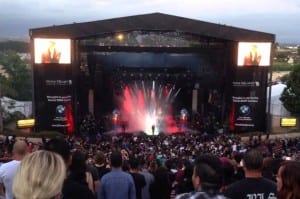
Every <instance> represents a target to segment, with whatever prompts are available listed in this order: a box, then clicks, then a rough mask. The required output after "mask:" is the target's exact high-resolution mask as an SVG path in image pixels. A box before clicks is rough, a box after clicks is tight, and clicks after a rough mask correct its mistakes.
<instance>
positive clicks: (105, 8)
mask: <svg viewBox="0 0 300 199" xmlns="http://www.w3.org/2000/svg"><path fill="white" fill-rule="evenodd" d="M153 12H161V13H165V14H171V15H177V16H182V17H188V18H192V19H198V20H201V21H207V22H212V23H219V24H226V25H230V26H235V27H241V28H246V29H252V30H257V31H262V32H268V33H273V34H275V35H276V41H277V42H279V43H300V0H252V1H249V0H0V37H2V38H3V37H5V38H29V36H28V30H29V29H30V28H37V27H44V26H50V25H54V24H55V25H62V24H69V23H73V22H88V21H95V20H102V19H109V18H116V17H123V16H130V15H137V14H147V13H153Z"/></svg>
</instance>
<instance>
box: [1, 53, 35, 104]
mask: <svg viewBox="0 0 300 199" xmlns="http://www.w3.org/2000/svg"><path fill="white" fill-rule="evenodd" d="M0 65H2V67H3V69H4V70H5V72H6V73H7V74H8V77H4V76H3V75H2V76H1V75H0V83H1V90H2V96H4V95H6V96H8V97H11V98H14V99H16V100H31V99H32V94H31V93H32V75H31V71H30V70H29V69H28V67H27V65H26V62H25V61H23V60H21V58H20V56H19V55H18V54H17V53H16V52H15V51H3V52H0Z"/></svg>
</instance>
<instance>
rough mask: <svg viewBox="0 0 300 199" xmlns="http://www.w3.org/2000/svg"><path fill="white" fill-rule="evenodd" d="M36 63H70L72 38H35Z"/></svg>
mask: <svg viewBox="0 0 300 199" xmlns="http://www.w3.org/2000/svg"><path fill="white" fill-rule="evenodd" d="M34 63H35V64H49V63H58V64H70V63H71V40H70V39H50V38H49V39H48V38H47V39H45V38H35V39H34Z"/></svg>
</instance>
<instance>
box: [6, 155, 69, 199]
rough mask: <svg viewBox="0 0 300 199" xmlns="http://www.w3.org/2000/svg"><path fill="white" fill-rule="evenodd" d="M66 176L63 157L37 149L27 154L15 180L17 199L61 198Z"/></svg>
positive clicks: (14, 192)
mask: <svg viewBox="0 0 300 199" xmlns="http://www.w3.org/2000/svg"><path fill="white" fill-rule="evenodd" d="M65 176H66V166H65V163H64V161H63V159H62V158H61V157H60V156H59V155H57V154H56V153H53V152H50V151H44V150H40V151H36V152H33V153H31V154H30V155H28V156H26V157H25V158H24V159H23V160H22V162H21V164H20V167H19V169H18V171H17V174H16V176H15V179H14V182H13V188H12V189H13V194H14V196H15V198H16V199H29V198H33V199H59V198H61V190H62V187H63V182H64V179H65Z"/></svg>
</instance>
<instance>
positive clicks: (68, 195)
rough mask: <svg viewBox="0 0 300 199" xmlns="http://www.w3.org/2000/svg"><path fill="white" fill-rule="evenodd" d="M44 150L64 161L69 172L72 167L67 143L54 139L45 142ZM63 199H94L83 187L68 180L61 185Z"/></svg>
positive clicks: (85, 187) (86, 188) (87, 189)
mask: <svg viewBox="0 0 300 199" xmlns="http://www.w3.org/2000/svg"><path fill="white" fill-rule="evenodd" d="M45 149H46V150H48V151H53V152H56V153H58V154H59V155H61V157H62V158H63V159H64V161H65V164H66V166H67V168H68V170H69V167H70V166H71V165H72V155H71V151H70V148H69V145H68V143H67V142H66V141H65V140H63V139H61V138H54V139H52V140H50V141H49V142H47V144H46V146H45ZM62 193H63V199H94V198H95V197H94V195H93V193H92V192H91V190H89V188H88V187H87V186H85V185H82V184H80V183H79V182H76V181H74V180H72V179H70V178H69V176H68V175H67V178H66V179H65V182H64V185H63V190H62Z"/></svg>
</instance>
